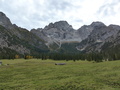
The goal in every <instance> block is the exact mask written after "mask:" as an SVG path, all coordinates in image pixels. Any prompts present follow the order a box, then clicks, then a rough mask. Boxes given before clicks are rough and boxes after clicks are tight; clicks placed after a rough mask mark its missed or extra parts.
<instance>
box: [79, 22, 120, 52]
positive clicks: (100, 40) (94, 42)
mask: <svg viewBox="0 0 120 90" xmlns="http://www.w3.org/2000/svg"><path fill="white" fill-rule="evenodd" d="M91 26H92V27H94V28H93V30H92V32H91V34H90V35H89V36H88V38H86V39H85V40H83V41H82V42H81V43H80V45H79V46H78V47H77V48H79V50H80V51H86V52H93V51H94V52H95V51H97V52H100V51H101V50H102V47H103V46H104V44H105V43H107V42H109V43H113V42H114V41H116V39H117V38H118V37H119V35H118V34H119V32H120V26H117V25H110V26H108V27H107V26H105V25H104V24H98V23H94V25H91ZM118 42H120V41H118ZM114 45H115V43H114Z"/></svg>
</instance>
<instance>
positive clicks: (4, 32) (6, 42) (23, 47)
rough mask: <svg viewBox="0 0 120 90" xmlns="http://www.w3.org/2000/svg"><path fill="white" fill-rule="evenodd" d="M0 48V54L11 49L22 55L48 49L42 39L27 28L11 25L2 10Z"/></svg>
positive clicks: (0, 13) (0, 17)
mask: <svg viewBox="0 0 120 90" xmlns="http://www.w3.org/2000/svg"><path fill="white" fill-rule="evenodd" d="M0 49H1V51H0V54H6V53H8V51H12V52H15V53H16V52H17V53H16V54H22V55H24V54H34V53H35V54H37V53H38V54H39V53H40V52H46V51H48V48H47V47H46V45H45V44H44V41H43V40H41V39H40V38H39V37H37V36H36V35H35V34H33V33H31V32H29V31H28V30H26V29H23V28H20V27H18V26H16V25H13V24H12V23H11V22H10V20H9V19H8V18H7V17H6V15H5V14H4V13H2V12H0Z"/></svg>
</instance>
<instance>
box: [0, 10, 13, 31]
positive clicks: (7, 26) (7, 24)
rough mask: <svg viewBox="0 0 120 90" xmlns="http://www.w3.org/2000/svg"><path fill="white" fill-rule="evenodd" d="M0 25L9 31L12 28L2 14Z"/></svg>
mask: <svg viewBox="0 0 120 90" xmlns="http://www.w3.org/2000/svg"><path fill="white" fill-rule="evenodd" d="M0 25H2V26H4V27H6V28H9V29H11V28H12V23H11V22H10V19H9V18H8V17H7V16H6V15H5V14H4V13H3V12H0Z"/></svg>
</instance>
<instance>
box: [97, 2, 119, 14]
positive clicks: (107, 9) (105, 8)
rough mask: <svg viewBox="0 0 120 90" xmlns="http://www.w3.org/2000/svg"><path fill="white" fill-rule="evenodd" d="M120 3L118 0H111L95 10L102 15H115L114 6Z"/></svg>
mask: <svg viewBox="0 0 120 90" xmlns="http://www.w3.org/2000/svg"><path fill="white" fill-rule="evenodd" d="M119 3H120V1H119V0H113V1H112V2H111V3H109V2H108V3H105V4H104V5H102V6H101V7H100V8H99V10H98V11H97V13H98V14H100V15H103V16H111V15H115V14H116V13H117V12H115V9H114V7H115V6H116V5H118V4H119Z"/></svg>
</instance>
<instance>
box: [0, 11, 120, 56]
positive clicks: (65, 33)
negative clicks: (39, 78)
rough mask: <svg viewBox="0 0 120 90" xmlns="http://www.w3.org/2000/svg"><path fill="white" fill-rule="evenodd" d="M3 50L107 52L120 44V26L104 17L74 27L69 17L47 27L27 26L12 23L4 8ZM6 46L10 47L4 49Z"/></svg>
mask: <svg viewBox="0 0 120 90" xmlns="http://www.w3.org/2000/svg"><path fill="white" fill-rule="evenodd" d="M0 35H1V36H0V49H1V50H2V51H1V52H0V53H1V54H2V53H3V52H4V53H6V52H7V51H6V49H9V51H10V50H11V51H14V52H15V53H18V54H21V55H25V54H30V55H36V54H38V55H39V54H40V53H43V52H45V53H49V52H58V53H59V52H61V51H62V53H66V51H67V53H73V52H74V53H75V52H76V53H91V52H107V51H109V50H112V49H114V48H116V47H117V48H119V45H120V26H119V25H113V24H111V25H109V26H106V25H105V24H104V23H102V22H100V21H96V22H92V23H91V24H90V25H83V26H82V27H80V28H79V29H77V30H75V29H73V28H72V25H70V24H69V23H68V22H67V21H58V22H55V23H50V24H48V25H46V26H45V27H44V28H38V29H31V30H30V31H28V30H27V29H24V28H21V27H18V26H17V25H15V24H12V23H11V21H10V19H9V18H8V17H7V16H6V15H5V14H4V13H2V12H0ZM3 48H6V49H3Z"/></svg>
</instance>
